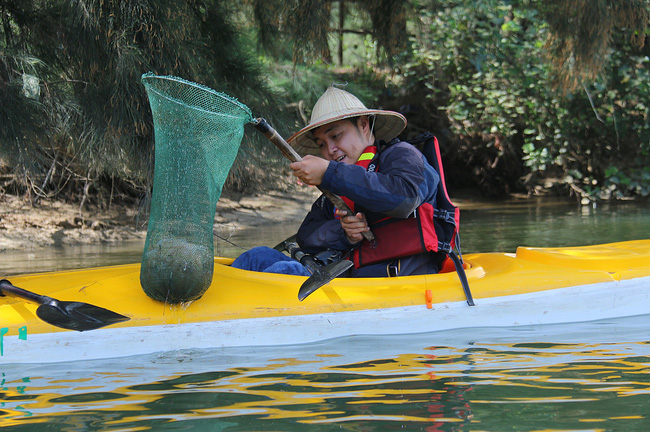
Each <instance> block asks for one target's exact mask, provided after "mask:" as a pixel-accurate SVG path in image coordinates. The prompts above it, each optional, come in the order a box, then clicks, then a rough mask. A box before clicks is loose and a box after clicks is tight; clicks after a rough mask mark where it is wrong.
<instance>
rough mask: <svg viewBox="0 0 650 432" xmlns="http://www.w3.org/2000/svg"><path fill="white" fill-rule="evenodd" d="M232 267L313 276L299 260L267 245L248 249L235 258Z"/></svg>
mask: <svg viewBox="0 0 650 432" xmlns="http://www.w3.org/2000/svg"><path fill="white" fill-rule="evenodd" d="M232 267H235V268H239V269H242V270H251V271H256V272H265V273H280V274H289V275H298V276H311V273H309V271H307V269H306V268H305V266H303V265H302V264H300V263H299V262H298V261H296V260H295V259H293V258H290V257H288V256H286V255H285V254H283V253H282V252H280V251H277V250H275V249H272V248H270V247H267V246H258V247H254V248H253V249H251V250H247V251H246V252H244V253H243V254H241V255H239V257H237V259H235V261H234V262H233V263H232Z"/></svg>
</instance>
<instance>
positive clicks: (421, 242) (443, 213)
mask: <svg viewBox="0 0 650 432" xmlns="http://www.w3.org/2000/svg"><path fill="white" fill-rule="evenodd" d="M397 142H400V140H399V139H398V138H395V139H393V140H392V141H390V142H389V143H387V144H386V145H385V146H383V147H382V149H381V151H384V150H386V148H388V147H390V146H391V145H393V144H395V143H397ZM409 143H410V144H412V145H414V146H415V147H416V148H419V149H421V151H422V153H423V155H424V157H425V158H426V160H427V162H429V164H430V165H431V166H432V167H433V168H434V169H435V170H436V171H437V172H438V174H439V175H440V183H439V184H438V192H437V194H436V207H435V208H434V207H433V206H432V205H431V204H430V203H423V204H421V205H420V206H419V207H418V208H417V209H416V210H415V212H414V214H413V215H412V216H411V217H408V218H406V219H400V218H392V217H386V218H383V219H379V220H377V221H374V222H372V223H369V226H370V229H371V230H372V232H373V233H374V234H375V242H373V243H370V242H368V241H366V240H363V241H362V242H361V244H360V245H359V246H358V247H357V248H355V249H354V251H353V252H352V261H353V262H354V266H355V268H359V267H362V266H366V265H370V264H374V263H377V262H381V261H388V260H393V259H398V258H403V257H407V256H411V255H415V254H418V253H423V252H439V253H444V254H445V255H447V258H446V259H445V260H447V259H451V260H452V261H453V264H454V267H455V268H456V272H457V273H458V277H459V279H460V282H461V285H462V286H463V290H464V291H465V296H466V298H467V304H468V305H470V306H474V300H473V298H472V293H471V291H470V289H469V283H468V281H467V276H466V275H465V270H464V267H463V261H462V253H461V250H460V236H459V234H458V228H459V226H460V211H459V209H458V207H457V206H455V205H454V204H453V203H452V201H451V199H450V198H449V194H448V193H447V185H446V182H445V173H444V171H443V169H442V158H441V156H440V146H439V144H438V139H437V138H436V137H435V136H434V135H433V134H431V133H430V132H425V133H423V134H421V135H420V136H418V137H417V138H415V139H414V140H411V141H409ZM378 159H379V154H378V151H377V147H376V146H369V147H366V149H365V150H364V152H363V153H362V155H361V157H360V158H359V161H357V163H356V165H360V166H363V167H364V168H366V170H367V171H369V172H370V171H377V170H378V163H377V160H378ZM341 198H343V200H344V201H345V202H346V203H347V204H348V206H349V207H350V209H352V210H353V211H355V208H354V202H352V201H351V200H349V199H347V198H346V197H341ZM454 250H455V251H456V252H455V251H454Z"/></svg>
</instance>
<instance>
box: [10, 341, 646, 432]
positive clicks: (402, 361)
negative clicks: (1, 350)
mask: <svg viewBox="0 0 650 432" xmlns="http://www.w3.org/2000/svg"><path fill="white" fill-rule="evenodd" d="M346 348H349V345H346ZM402 351H403V352H392V353H388V351H381V350H380V349H378V350H377V352H376V353H374V354H373V352H370V351H363V352H361V353H360V352H354V351H350V352H348V353H345V352H341V353H315V354H304V355H301V354H300V350H299V349H296V350H295V351H293V352H292V353H291V354H292V355H287V356H272V355H269V356H267V357H266V358H264V357H260V358H255V357H252V358H248V357H247V360H246V361H241V360H240V361H237V359H236V358H235V360H232V362H231V361H229V360H228V358H227V357H223V361H224V363H222V364H221V365H215V362H218V361H219V360H220V359H221V357H220V356H221V354H219V353H217V354H205V356H204V357H200V356H198V355H197V356H198V357H197V360H193V354H183V355H179V357H178V360H177V361H176V360H174V358H173V355H172V356H170V357H169V358H164V359H163V361H160V363H159V364H158V363H157V362H158V361H159V360H158V359H154V360H150V361H151V363H149V364H148V365H145V366H142V367H138V368H135V367H128V365H122V366H124V367H122V370H121V371H120V370H119V369H120V366H121V365H120V360H116V361H114V362H113V363H110V364H103V365H102V366H101V367H97V368H95V369H93V368H90V369H84V370H80V371H77V370H76V369H75V368H74V365H72V367H71V368H69V369H65V368H61V371H60V373H58V374H56V373H54V372H52V374H51V375H48V374H47V368H45V367H44V368H41V369H38V371H37V372H38V373H37V374H35V375H34V376H31V377H27V376H20V375H18V372H16V370H13V372H15V374H14V375H12V376H9V375H6V374H4V373H3V377H4V381H3V386H2V387H1V390H0V393H1V394H0V401H1V402H0V420H2V422H3V423H2V424H3V426H4V425H14V424H21V425H26V424H35V423H42V422H45V421H48V422H54V423H55V424H60V425H62V426H65V427H69V426H71V425H74V427H78V426H79V425H80V424H82V425H84V426H85V427H86V429H85V430H102V428H109V427H110V428H112V429H115V428H121V429H120V430H140V429H142V428H144V429H146V428H148V427H149V426H150V425H155V424H159V423H167V422H184V421H188V422H193V421H207V420H212V421H217V420H218V421H228V422H233V423H234V424H239V423H242V422H244V423H246V424H247V425H248V426H249V427H250V428H253V426H250V425H255V424H256V422H262V421H265V420H274V421H277V422H278V423H277V424H278V425H280V426H278V428H279V429H283V428H285V429H286V428H289V429H290V428H291V427H292V426H291V425H293V426H297V425H299V424H303V425H304V424H332V423H337V422H341V423H344V424H346V425H349V426H351V425H355V424H362V423H363V424H367V423H368V422H370V423H372V424H375V425H376V427H377V428H379V429H381V427H380V426H381V425H384V426H387V425H389V424H393V425H394V424H404V425H411V427H414V428H421V429H426V430H432V431H433V430H438V428H441V427H443V426H442V425H445V424H449V425H452V424H472V425H473V426H476V428H477V429H485V430H500V429H502V428H503V427H505V425H504V424H499V421H504V420H503V419H508V418H512V417H513V416H519V417H520V418H531V419H533V420H532V421H533V422H534V421H538V422H543V423H538V424H545V426H546V427H549V430H554V429H553V427H550V426H549V425H550V424H552V423H553V422H555V430H557V429H562V428H564V429H571V428H577V427H578V426H577V425H578V424H579V423H583V424H585V423H588V424H590V425H591V426H593V427H594V429H593V430H597V429H599V428H605V429H611V428H613V427H614V425H616V426H617V427H622V428H624V429H627V430H634V428H635V426H638V425H640V424H647V422H648V418H647V414H646V411H647V410H646V408H645V407H647V405H648V401H649V400H650V399H649V398H648V394H650V374H649V372H650V357H648V356H649V355H650V344H648V343H647V342H628V343H621V344H619V343H604V344H593V343H584V344H579V343H563V344H552V343H512V344H508V343H473V344H471V345H470V346H463V347H450V346H445V345H440V346H437V345H436V346H428V347H426V348H421V349H415V350H412V352H410V353H409V352H404V351H405V350H404V349H403V348H402ZM373 356H376V357H377V358H373ZM170 359H171V360H170ZM134 361H135V360H134ZM0 368H2V366H0ZM7 373H10V372H7ZM545 413H546V414H545ZM548 413H554V414H553V415H552V416H550V419H549V418H546V417H544V416H547V417H548ZM84 416H85V417H84ZM499 419H502V420H499ZM566 419H572V420H566ZM566 421H571V422H573V423H571V424H569V425H567V424H566ZM89 422H90V423H91V424H92V425H91V426H88V424H89ZM546 422H551V423H549V424H546ZM147 425H149V426H147ZM618 425H620V426H618ZM65 427H62V428H61V430H65ZM88 427H89V428H88ZM406 427H409V426H406ZM449 427H451V426H449ZM93 428H95V429H93ZM144 429H143V430H144ZM53 430H57V429H56V427H55V428H54V429H53ZM527 430H532V429H527Z"/></svg>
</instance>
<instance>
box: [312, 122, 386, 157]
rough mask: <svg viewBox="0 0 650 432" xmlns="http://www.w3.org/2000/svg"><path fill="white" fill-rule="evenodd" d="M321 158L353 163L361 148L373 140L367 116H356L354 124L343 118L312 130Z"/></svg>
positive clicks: (359, 155)
mask: <svg viewBox="0 0 650 432" xmlns="http://www.w3.org/2000/svg"><path fill="white" fill-rule="evenodd" d="M312 134H313V135H314V138H315V140H314V141H315V142H316V145H317V146H318V149H319V150H320V153H321V155H322V156H323V158H325V159H327V160H331V161H336V162H345V163H347V164H354V163H356V162H357V161H358V160H359V157H361V153H363V150H364V149H365V148H366V147H367V146H369V145H371V144H372V143H373V142H374V137H373V136H372V134H371V133H370V125H369V121H368V117H365V116H363V117H359V118H357V121H356V124H354V123H352V122H351V121H350V120H347V119H344V120H339V121H336V122H334V123H329V124H326V125H323V126H321V127H319V128H316V129H314V130H313V131H312Z"/></svg>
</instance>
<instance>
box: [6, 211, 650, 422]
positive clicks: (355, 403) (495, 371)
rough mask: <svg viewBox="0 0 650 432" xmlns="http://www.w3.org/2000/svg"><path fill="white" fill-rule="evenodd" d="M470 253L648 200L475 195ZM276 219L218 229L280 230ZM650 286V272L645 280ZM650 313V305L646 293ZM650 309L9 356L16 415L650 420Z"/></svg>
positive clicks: (572, 239) (20, 255)
mask: <svg viewBox="0 0 650 432" xmlns="http://www.w3.org/2000/svg"><path fill="white" fill-rule="evenodd" d="M461 224H462V228H461V233H462V242H463V251H464V253H471V252H488V251H505V252H514V250H515V249H516V247H517V246H518V245H526V246H567V245H588V244H597V243H607V242H614V241H622V240H633V239H642V238H650V206H649V205H648V204H647V203H616V204H609V205H599V206H596V207H593V206H589V207H582V206H579V205H577V204H575V203H574V202H559V201H549V200H539V201H526V202H502V203H491V204H487V205H486V204H483V205H480V206H476V205H467V206H466V208H465V209H464V210H463V212H462V221H461ZM295 228H296V227H295V225H294V226H290V225H284V224H278V225H277V226H272V227H264V228H263V229H256V230H250V231H244V232H240V233H238V234H236V235H235V236H233V237H232V238H230V239H229V240H230V241H231V242H232V243H234V244H236V245H237V246H235V245H232V244H230V243H227V242H224V241H220V242H219V243H218V245H217V250H218V252H219V253H220V254H221V255H225V256H236V255H237V254H239V253H241V251H242V250H244V249H245V248H248V247H251V246H254V245H259V244H266V245H270V246H273V245H274V244H275V243H277V242H279V241H280V240H282V239H283V238H285V237H288V236H289V235H290V234H292V233H293V232H294V231H295ZM141 251H142V244H141V243H135V244H127V245H118V246H102V247H96V248H91V247H87V246H86V247H83V248H66V249H65V250H56V249H53V250H31V251H26V252H17V253H11V254H6V253H5V254H2V255H0V260H1V261H2V263H1V266H0V273H1V274H5V275H6V274H15V273H23V272H25V271H44V270H50V269H62V268H77V267H89V266H95V265H105V264H117V263H123V262H135V261H139V259H140V254H141ZM649 288H650V287H649ZM649 314H650V307H649ZM649 324H650V315H644V316H638V317H631V318H625V319H613V320H606V321H599V322H591V323H580V324H571V325H562V326H538V327H529V328H521V327H519V328H481V329H478V328H476V329H463V330H456V331H445V332H436V333H427V334H415V335H407V336H399V337H392V336H391V337H347V338H341V339H335V340H329V341H325V342H321V343H316V344H308V345H299V346H289V347H276V348H268V347H266V348H237V349H218V350H201V351H198V350H197V351H182V352H166V353H160V354H155V355H149V356H137V357H129V358H123V359H113V360H110V361H92V362H74V363H57V364H29V365H24V364H23V365H2V363H0V373H1V375H0V427H1V428H2V429H3V432H4V431H5V430H6V431H33V430H36V428H42V429H43V430H47V431H134V430H156V431H158V430H161V431H166V430H193V431H253V430H268V431H271V430H273V431H293V430H295V431H303V430H317V431H320V430H323V431H329V430H352V431H388V430H423V431H505V430H513V431H542V430H543V431H568V430H571V431H604V430H621V431H637V430H638V431H640V430H650V408H648V407H650V334H649V332H648V326H649ZM0 361H1V360H0Z"/></svg>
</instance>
